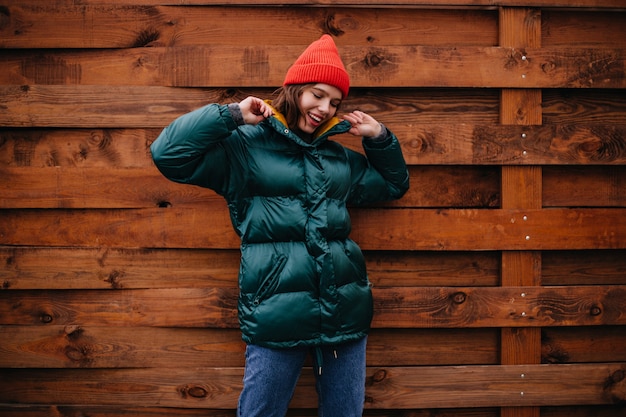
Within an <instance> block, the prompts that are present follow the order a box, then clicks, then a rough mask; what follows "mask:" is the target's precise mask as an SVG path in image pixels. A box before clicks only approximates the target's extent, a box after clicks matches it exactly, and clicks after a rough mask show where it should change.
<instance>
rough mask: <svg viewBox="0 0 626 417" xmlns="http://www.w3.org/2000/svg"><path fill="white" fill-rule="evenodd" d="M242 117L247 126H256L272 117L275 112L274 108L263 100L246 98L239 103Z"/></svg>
mask: <svg viewBox="0 0 626 417" xmlns="http://www.w3.org/2000/svg"><path fill="white" fill-rule="evenodd" d="M239 108H240V109H241V116H242V117H243V121H244V122H245V123H246V124H250V125H256V124H259V123H261V122H262V121H263V120H265V119H267V118H268V117H271V116H272V115H273V114H274V112H273V111H272V108H271V107H270V106H269V105H268V104H267V103H266V102H264V101H263V100H261V99H260V98H257V97H252V96H250V97H246V98H245V99H244V100H242V101H240V102H239Z"/></svg>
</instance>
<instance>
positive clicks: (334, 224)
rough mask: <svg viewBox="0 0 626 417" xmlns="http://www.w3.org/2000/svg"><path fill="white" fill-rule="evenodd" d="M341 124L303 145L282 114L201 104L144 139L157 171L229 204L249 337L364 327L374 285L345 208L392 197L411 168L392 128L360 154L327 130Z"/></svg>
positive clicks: (335, 339)
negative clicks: (246, 116) (250, 121)
mask: <svg viewBox="0 0 626 417" xmlns="http://www.w3.org/2000/svg"><path fill="white" fill-rule="evenodd" d="M349 129H350V124H349V122H347V121H340V120H339V119H336V118H335V119H334V120H332V121H330V122H329V123H328V126H327V127H326V129H325V130H324V132H323V133H322V134H321V135H319V136H318V137H316V138H315V139H314V140H313V141H312V142H311V143H307V142H305V141H303V140H302V139H301V138H300V137H298V136H297V135H295V134H294V133H292V132H291V131H290V129H289V128H288V127H287V126H286V124H285V123H284V118H282V116H281V115H280V114H275V116H273V117H270V118H269V119H267V120H265V121H263V122H262V123H260V124H258V125H256V126H253V125H237V123H236V122H235V121H234V120H233V117H232V113H231V111H230V109H229V107H228V106H226V105H219V104H209V105H207V106H204V107H202V108H200V109H197V110H195V111H193V112H191V113H188V114H185V115H183V116H181V117H179V118H178V119H176V120H175V121H174V122H172V123H171V124H170V125H169V126H168V127H166V128H165V129H164V130H163V132H162V133H161V134H160V135H159V137H158V138H157V139H156V141H154V142H153V144H152V145H151V152H152V156H153V159H154V161H155V163H156V166H157V167H158V168H159V170H160V171H161V173H162V174H163V175H165V176H166V177H167V178H169V179H170V180H173V181H176V182H181V183H188V184H195V185H199V186H202V187H207V188H210V189H213V190H215V191H216V192H217V193H218V194H220V195H221V196H223V197H224V198H225V199H226V201H227V203H228V208H229V210H230V216H231V220H232V224H233V227H234V228H235V231H236V232H237V234H238V235H239V236H240V238H241V263H240V270H239V290H240V291H239V300H238V314H239V322H240V327H241V330H242V334H243V339H244V341H245V342H246V343H250V344H257V345H261V346H265V347H273V348H283V347H296V346H321V345H337V344H340V343H344V342H347V341H351V340H355V339H358V338H361V337H364V336H365V335H366V334H367V332H368V331H369V328H370V323H371V319H372V310H373V308H372V294H371V289H370V285H369V281H368V277H367V273H366V270H365V261H364V258H363V254H362V253H361V250H360V249H359V247H358V246H357V244H356V243H355V242H353V241H352V240H350V238H349V237H348V235H349V233H350V227H351V224H350V216H349V214H348V209H347V206H349V205H363V204H369V203H373V202H376V201H382V200H390V199H396V198H400V197H401V196H402V195H403V194H404V193H405V192H406V190H407V189H408V186H409V180H408V178H409V177H408V172H407V169H406V164H405V162H404V158H403V156H402V152H401V149H400V145H399V143H398V140H397V138H396V137H395V136H394V135H393V134H392V133H391V132H390V131H387V135H386V137H385V138H383V139H382V140H381V139H380V138H379V139H378V140H377V141H373V140H371V139H366V138H364V139H363V148H364V150H365V153H366V155H367V158H365V157H364V156H363V155H362V154H360V153H358V152H354V151H352V150H349V149H347V148H344V147H343V146H341V145H340V144H338V143H337V142H334V141H331V140H329V139H328V138H329V136H331V135H335V134H339V133H345V132H347V131H348V130H349ZM207 227H210V226H207Z"/></svg>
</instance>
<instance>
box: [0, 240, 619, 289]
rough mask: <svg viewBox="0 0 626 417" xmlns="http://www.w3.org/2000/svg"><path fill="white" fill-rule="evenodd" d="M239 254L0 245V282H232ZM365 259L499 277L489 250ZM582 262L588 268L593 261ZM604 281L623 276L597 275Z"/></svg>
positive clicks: (413, 271)
mask: <svg viewBox="0 0 626 417" xmlns="http://www.w3.org/2000/svg"><path fill="white" fill-rule="evenodd" d="M239 256H240V252H239V251H238V250H235V249H232V250H221V249H218V250H211V249H208V250H179V249H174V250H171V249H128V248H123V249H115V248H106V247H105V248H72V247H62V248H55V247H52V248H46V247H2V246H0V265H4V266H5V267H4V268H1V269H0V282H2V288H3V289H11V290H27V289H48V290H64V289H142V288H205V287H213V288H215V287H226V288H230V287H233V286H235V285H236V282H237V274H238V272H239ZM622 256H623V255H622ZM365 259H366V262H367V268H368V272H369V279H370V281H372V282H373V283H374V285H376V286H387V287H410V286H416V285H423V286H429V285H432V286H441V285H443V286H495V285H498V284H499V282H500V275H499V273H500V256H499V253H497V252H445V253H444V252H414V251H411V252H390V251H369V252H366V253H365ZM604 260H606V259H604ZM588 265H589V266H588V274H592V273H593V271H594V270H593V266H592V265H593V263H592V262H590V263H589V264H588ZM603 265H604V266H605V267H606V266H607V265H608V267H610V266H611V265H612V264H611V263H608V262H607V263H605V264H603ZM567 272H569V270H563V271H562V273H567ZM585 283H589V282H585ZM600 283H602V282H600ZM611 283H612V284H626V281H625V280H622V282H605V284H611Z"/></svg>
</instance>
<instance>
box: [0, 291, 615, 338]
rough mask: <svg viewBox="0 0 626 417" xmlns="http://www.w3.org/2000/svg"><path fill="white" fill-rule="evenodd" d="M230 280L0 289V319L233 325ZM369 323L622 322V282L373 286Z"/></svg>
mask: <svg viewBox="0 0 626 417" xmlns="http://www.w3.org/2000/svg"><path fill="white" fill-rule="evenodd" d="M237 295H238V291H237V289H236V288H171V289H152V290H117V291H98V290H80V291H78V290H66V291H61V292H60V291H35V290H29V291H17V292H16V291H0V313H2V314H0V320H1V322H0V324H5V325H46V324H48V325H50V324H54V325H80V326H131V327H133V326H156V327H174V326H176V327H211V328H237V326H238V321H237V311H236V305H237ZM374 298H375V301H374V321H373V324H372V325H373V326H374V327H375V328H427V329H428V328H483V327H549V326H600V325H625V324H626V287H625V286H580V287H578V286H571V287H541V288H537V287H423V288H417V287H412V288H411V287H408V288H407V287H398V288H393V287H389V288H384V287H374Z"/></svg>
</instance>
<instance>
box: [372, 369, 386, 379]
mask: <svg viewBox="0 0 626 417" xmlns="http://www.w3.org/2000/svg"><path fill="white" fill-rule="evenodd" d="M385 378H387V371H385V370H384V369H380V370H378V371H376V373H374V375H372V381H373V382H382V381H383V380H384V379H385Z"/></svg>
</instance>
